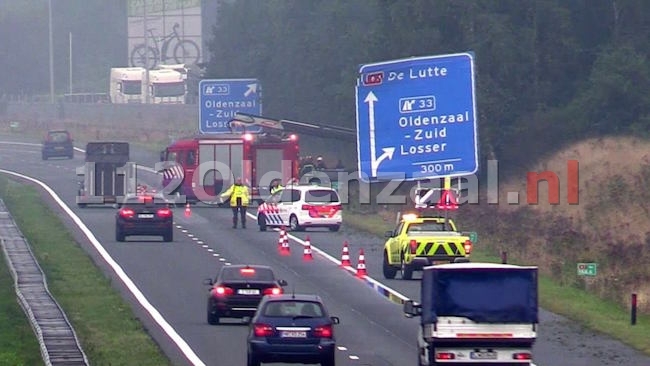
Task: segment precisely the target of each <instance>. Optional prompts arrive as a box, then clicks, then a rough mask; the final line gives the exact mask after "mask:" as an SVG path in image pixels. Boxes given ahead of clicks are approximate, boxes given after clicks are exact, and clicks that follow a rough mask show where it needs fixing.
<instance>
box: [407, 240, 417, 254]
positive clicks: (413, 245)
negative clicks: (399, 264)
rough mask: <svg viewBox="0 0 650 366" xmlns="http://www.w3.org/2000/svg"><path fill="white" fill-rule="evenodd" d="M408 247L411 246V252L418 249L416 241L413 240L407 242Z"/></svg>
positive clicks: (413, 252)
mask: <svg viewBox="0 0 650 366" xmlns="http://www.w3.org/2000/svg"><path fill="white" fill-rule="evenodd" d="M409 247H410V248H411V254H415V253H416V252H417V250H418V242H417V241H415V240H411V241H410V242H409Z"/></svg>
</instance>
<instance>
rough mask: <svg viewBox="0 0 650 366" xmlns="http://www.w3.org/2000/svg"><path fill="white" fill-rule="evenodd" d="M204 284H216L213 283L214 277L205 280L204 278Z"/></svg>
mask: <svg viewBox="0 0 650 366" xmlns="http://www.w3.org/2000/svg"><path fill="white" fill-rule="evenodd" d="M203 284H204V285H206V286H212V285H214V284H213V283H212V279H211V278H206V279H205V280H203Z"/></svg>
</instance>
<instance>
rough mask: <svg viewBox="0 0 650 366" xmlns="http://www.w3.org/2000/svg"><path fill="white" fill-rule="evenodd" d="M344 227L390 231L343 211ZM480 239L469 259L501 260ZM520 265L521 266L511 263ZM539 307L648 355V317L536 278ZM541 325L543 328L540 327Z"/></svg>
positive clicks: (388, 225)
mask: <svg viewBox="0 0 650 366" xmlns="http://www.w3.org/2000/svg"><path fill="white" fill-rule="evenodd" d="M344 220H345V224H346V225H349V226H350V227H353V228H355V229H357V230H360V231H363V232H366V233H368V234H371V235H375V236H381V237H383V235H384V232H386V231H387V230H391V229H392V227H391V223H386V222H385V221H384V220H383V219H382V218H381V217H380V216H378V215H360V214H355V213H351V212H349V211H346V212H345V214H344ZM489 240H491V238H489V237H481V235H480V233H479V240H478V243H477V245H475V247H474V252H473V253H472V260H474V261H477V262H496V263H499V262H500V258H499V257H498V256H495V255H494V254H493V253H488V252H487V251H486V250H484V249H482V248H481V242H482V241H483V242H484V241H489ZM513 264H520V263H513ZM539 297H540V306H541V307H543V308H544V309H546V310H548V311H551V312H553V313H556V314H559V315H563V316H566V317H567V318H569V319H571V320H574V321H576V322H577V323H579V324H581V325H583V326H585V327H587V328H589V329H592V330H595V331H597V332H600V333H603V334H607V335H609V336H611V337H613V338H616V339H618V340H620V341H621V342H623V343H625V344H628V345H630V346H632V347H633V348H635V349H638V350H639V351H641V352H643V353H645V354H647V355H650V338H649V337H648V335H649V334H650V317H649V316H647V315H638V317H637V324H636V325H634V326H632V325H631V324H630V310H629V309H623V308H622V307H621V306H620V305H618V304H615V303H612V302H609V301H604V300H601V299H600V298H598V297H597V296H595V295H592V294H590V293H588V292H586V291H583V290H580V289H576V288H573V287H567V286H561V285H559V284H557V283H556V282H554V281H552V280H551V279H550V278H548V277H546V276H540V279H539ZM542 326H543V325H542Z"/></svg>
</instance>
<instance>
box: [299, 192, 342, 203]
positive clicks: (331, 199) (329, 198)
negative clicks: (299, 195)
mask: <svg viewBox="0 0 650 366" xmlns="http://www.w3.org/2000/svg"><path fill="white" fill-rule="evenodd" d="M305 202H307V203H336V202H339V195H338V194H337V193H336V191H335V190H332V189H310V190H308V191H306V192H305Z"/></svg>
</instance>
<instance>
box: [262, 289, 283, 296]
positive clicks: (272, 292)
mask: <svg viewBox="0 0 650 366" xmlns="http://www.w3.org/2000/svg"><path fill="white" fill-rule="evenodd" d="M283 292H284V291H283V290H282V288H281V287H270V288H267V289H265V290H264V295H280V294H282V293H283Z"/></svg>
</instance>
